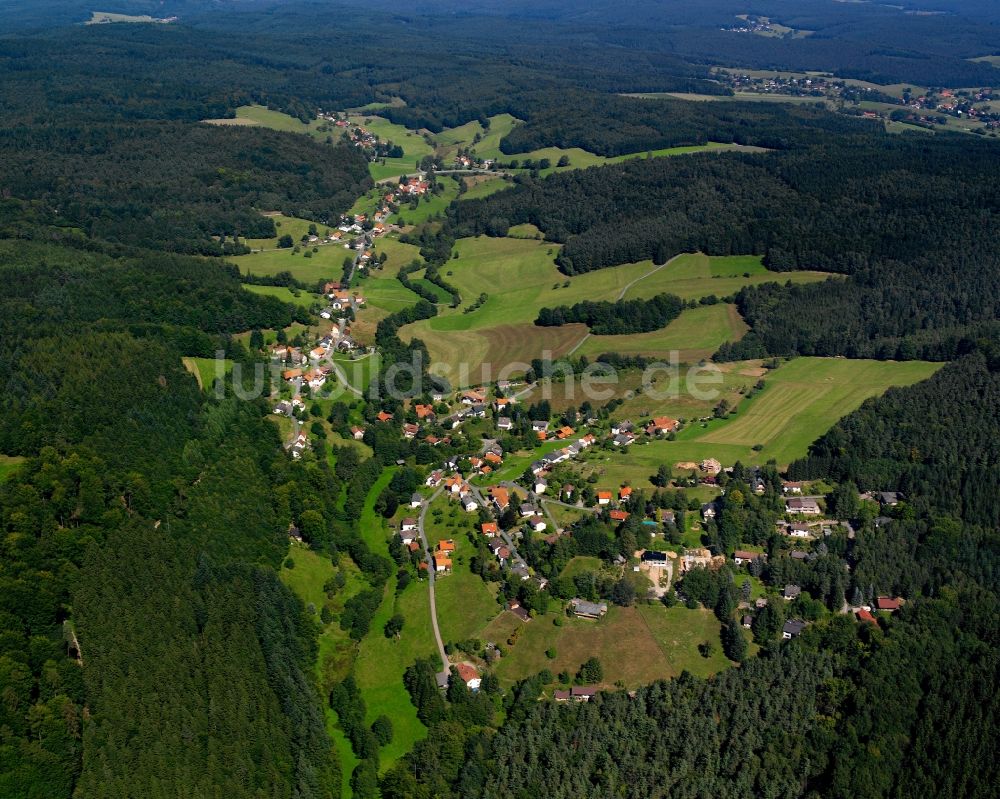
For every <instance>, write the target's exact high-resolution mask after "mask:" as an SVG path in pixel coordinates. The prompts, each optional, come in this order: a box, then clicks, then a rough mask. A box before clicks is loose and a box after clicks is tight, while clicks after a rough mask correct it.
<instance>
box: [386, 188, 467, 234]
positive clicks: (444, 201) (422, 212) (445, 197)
mask: <svg viewBox="0 0 1000 799" xmlns="http://www.w3.org/2000/svg"><path fill="white" fill-rule="evenodd" d="M438 180H439V183H440V184H441V185H442V186H443V187H444V191H442V192H441V193H440V194H426V195H424V197H423V198H421V199H420V200H419V201H418V203H417V207H416V209H415V210H414V209H412V208H411V207H410V205H409V204H406V205H402V206H400V208H399V213H398V214H396V216H395V217H394V220H395V221H397V222H398V223H399V224H406V225H422V224H423V223H424V222H427V221H428V220H430V219H433V218H436V217H443V216H444V212H445V210H447V208H448V206H449V205H451V203H452V201H453V200H454V199H455V198H456V197H458V183H456V182H455V181H454V180H452V179H451V178H450V177H448V176H444V177H441V178H439V179H438Z"/></svg>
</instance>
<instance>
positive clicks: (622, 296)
mask: <svg viewBox="0 0 1000 799" xmlns="http://www.w3.org/2000/svg"><path fill="white" fill-rule="evenodd" d="M681 255H683V253H678V254H677V255H675V256H674V257H673V258H671V259H670V260H669V261H667V262H666V263H665V264H660V265H659V266H656V267H654V268H652V269H650V270H649V271H648V272H646V274H644V275H640V276H639V277H637V278H636V279H635V280H633V281H632V282H631V283H629V284H627V285H626V286H625V287H624V288H623V289H622V290H621V291H619V292H618V296H617V297H615V299H614V301H615V302H617V301H618V300H623V299H625V294H626V293H628V290H629V289H630V288H632V286H634V285H635V284H636V283H638V282H639V281H640V280H645V279H646V278H647V277H649V276H650V275H654V274H656V273H657V272H659V271H660V270H661V269H663V268H665V267H667V266H670V264H672V263H673V262H674V261H676V260H677V259H678V258H680V257H681ZM588 338H590V333H587V334H585V335H584V336H583V338H581V339H580V340H579V341H578V342H576V344H575V345H573V349H571V350H570V351H569V352H567V353H566V357H567V358H568V357H569V356H570V355H572V354H573V353H574V352H576V351H577V350H578V349H580V347H582V346H583V344H584V342H585V341H586V340H587V339H588Z"/></svg>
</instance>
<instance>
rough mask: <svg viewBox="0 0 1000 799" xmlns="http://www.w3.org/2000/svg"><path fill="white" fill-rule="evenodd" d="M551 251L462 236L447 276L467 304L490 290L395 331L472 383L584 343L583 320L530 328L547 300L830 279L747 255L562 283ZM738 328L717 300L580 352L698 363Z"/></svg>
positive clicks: (693, 292)
mask: <svg viewBox="0 0 1000 799" xmlns="http://www.w3.org/2000/svg"><path fill="white" fill-rule="evenodd" d="M556 249H557V245H552V244H551V243H548V242H541V241H535V240H533V239H530V238H526V239H515V238H489V237H486V236H479V237H476V238H469V239H461V240H459V241H458V242H457V244H456V250H457V252H458V254H459V258H458V259H457V260H453V261H449V262H448V264H447V265H446V267H445V277H446V279H447V280H448V281H449V282H451V283H452V284H453V285H455V286H456V287H457V288H458V289H459V291H460V292H461V293H462V298H463V300H464V303H465V305H466V306H467V305H469V304H471V303H472V302H474V301H475V300H476V298H477V297H478V296H479V294H480V293H481V292H486V293H487V294H489V299H488V300H487V301H486V303H485V304H483V305H482V306H481V307H480V308H479V309H478V310H476V311H474V312H472V313H468V314H466V313H463V310H462V309H461V308H459V309H457V310H454V311H450V310H445V311H443V312H442V313H441V314H440V315H439V316H437V317H435V318H434V319H430V320H426V321H423V322H418V323H416V324H413V325H410V326H408V327H406V328H404V329H403V331H402V335H403V336H404V338H405V337H407V336H418V337H419V338H421V339H423V340H424V342H425V343H426V344H427V346H428V348H429V349H430V353H431V357H432V359H433V360H434V361H435V362H436V363H437V364H439V365H443V366H444V367H445V368H447V369H449V370H451V371H450V372H447V374H449V375H451V376H455V375H457V374H458V369H459V364H460V363H463V362H464V363H467V364H469V366H470V369H471V370H472V373H473V377H471V378H470V380H471V381H472V382H477V380H478V377H477V376H478V375H479V368H480V365H481V364H483V363H487V364H492V365H493V374H496V372H497V369H498V368H499V367H501V366H503V365H506V364H507V363H510V362H512V361H520V362H524V361H530V359H531V358H533V357H537V356H539V355H541V354H542V351H543V350H545V349H547V350H549V351H550V352H551V353H552V355H553V356H554V357H559V356H561V355H563V354H565V353H566V352H568V351H569V350H570V349H572V347H573V346H575V345H576V344H577V343H578V342H579V341H580V340H581V338H582V337H583V335H584V334H585V333H586V329H585V328H584V327H583V326H581V325H566V326H564V327H560V328H548V329H545V330H540V329H538V328H536V327H535V326H534V324H533V322H534V320H535V318H536V317H537V315H538V312H539V310H540V309H541V308H542V307H545V306H556V305H572V304H573V303H576V302H580V301H581V300H593V299H597V300H600V299H606V300H614V299H616V298H617V297H618V295H619V294H620V293H621V291H622V290H623V289H626V288H628V291H627V292H626V297H627V298H648V297H652V296H654V295H656V294H660V293H662V292H671V293H676V294H678V295H679V296H681V297H683V298H685V299H697V298H700V297H704V296H708V295H711V294H715V295H717V296H723V295H728V294H732V293H734V292H736V291H738V290H739V289H740V288H742V287H743V286H746V285H754V284H759V283H763V282H767V281H774V280H780V281H782V282H784V281H785V280H791V281H792V282H811V281H816V280H822V279H825V278H826V277H828V275H826V274H824V273H821V272H793V273H788V274H784V273H782V274H778V273H774V272H769V271H768V270H767V269H765V268H764V267H763V265H762V264H761V262H760V258H759V257H754V256H736V257H720V258H709V257H708V256H705V255H701V254H685V255H681V256H679V257H678V258H676V259H675V260H673V261H671V262H670V263H669V264H667V265H666V266H664V267H663V268H661V269H657V268H656V267H655V266H654V265H653V264H652V262H650V261H643V262H639V263H634V264H624V265H622V266H616V267H611V268H609V269H599V270H595V271H593V272H588V273H586V274H583V275H578V276H575V277H573V278H571V279H567V278H566V276H565V275H563V274H561V273H560V272H559V271H558V270H557V269H556V267H555V264H554V263H553V257H554V255H555V252H556ZM567 283H568V284H569V285H568V286H567V285H566V284H567ZM745 331H746V326H745V325H744V324H743V321H742V320H741V319H740V318H739V316H738V315H737V314H736V313H735V310H734V309H733V308H731V307H727V306H722V305H719V306H714V307H706V308H698V309H696V310H694V311H688V312H685V314H683V315H682V316H681V317H680V318H679V319H677V320H675V321H674V322H673V323H672V324H671V325H670V326H668V327H666V328H664V329H663V330H659V331H654V332H652V333H645V334H637V335H634V336H604V337H596V336H595V337H591V338H590V339H588V340H587V341H586V342H585V344H584V345H583V347H582V349H581V350H580V353H581V354H588V355H599V354H601V353H603V352H609V351H617V352H622V353H629V354H643V355H665V354H667V353H669V352H670V351H672V350H679V351H681V359H682V360H685V361H690V360H698V359H700V358H703V357H707V356H708V355H710V354H711V353H712V352H714V351H715V349H717V348H718V346H719V345H720V344H722V343H723V342H724V341H727V340H732V339H736V338H739V336H741V335H743V333H744V332H745ZM441 371H444V369H442V370H441Z"/></svg>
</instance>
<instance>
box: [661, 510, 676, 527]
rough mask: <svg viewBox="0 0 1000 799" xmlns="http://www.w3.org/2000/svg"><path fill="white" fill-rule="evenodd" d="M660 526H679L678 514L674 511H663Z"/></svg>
mask: <svg viewBox="0 0 1000 799" xmlns="http://www.w3.org/2000/svg"><path fill="white" fill-rule="evenodd" d="M660 524H677V514H676V513H674V512H673V511H672V510H661V511H660Z"/></svg>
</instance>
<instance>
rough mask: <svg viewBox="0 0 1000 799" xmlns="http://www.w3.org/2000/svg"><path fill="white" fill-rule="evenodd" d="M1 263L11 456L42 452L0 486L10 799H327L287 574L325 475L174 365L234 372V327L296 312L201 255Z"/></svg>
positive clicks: (241, 406) (29, 248)
mask: <svg viewBox="0 0 1000 799" xmlns="http://www.w3.org/2000/svg"><path fill="white" fill-rule="evenodd" d="M2 256H3V257H2V259H0V308H2V314H0V374H2V375H3V393H2V412H0V449H2V451H3V452H5V453H13V452H21V453H24V454H25V455H28V456H33V457H29V458H28V460H27V461H26V462H25V464H24V465H23V466H22V467H21V468H20V469H19V470H18V471H17V473H16V474H15V475H13V476H12V477H10V478H9V479H8V480H6V481H4V482H3V483H2V484H0V529H2V530H3V536H2V545H0V549H2V557H0V561H2V565H0V597H2V600H0V601H2V611H3V612H2V613H0V631H2V634H0V679H2V681H3V684H4V696H5V701H4V703H3V706H2V708H0V729H2V733H0V795H3V796H19V797H21V796H24V797H27V796H45V797H53V798H54V797H69V796H71V795H75V796H77V797H107V796H126V795H128V796H143V797H151V798H155V797H162V798H163V799H168V798H172V797H176V796H178V795H183V796H198V795H204V796H209V795H216V794H218V793H219V792H220V791H223V792H224V793H225V794H226V795H227V796H233V797H246V798H247V799H251V797H252V798H253V799H258V798H259V797H260V796H263V795H267V796H274V797H287V798H288V799H291V797H296V798H297V799H298V798H299V797H301V798H303V799H305V798H306V797H308V798H310V799H326V798H327V797H330V796H331V795H332V793H331V792H332V791H333V790H334V788H333V787H332V786H336V785H338V784H339V775H338V773H337V765H336V763H335V762H334V759H333V756H332V754H331V751H332V750H331V746H330V742H329V740H328V738H327V735H326V730H325V725H324V720H323V718H322V714H321V711H320V699H319V697H318V696H317V695H316V692H315V689H314V687H313V685H312V682H311V677H310V676H309V675H310V674H311V671H312V664H313V662H314V651H313V647H314V645H315V644H314V640H315V632H314V630H313V629H312V627H311V624H310V623H309V622H308V621H307V620H306V618H305V617H304V615H303V614H302V606H301V603H300V602H299V601H298V600H297V599H296V598H295V597H294V596H293V595H292V594H291V593H290V592H289V591H288V590H287V589H286V588H285V587H284V586H283V585H282V584H281V583H280V582H279V581H278V579H277V576H276V567H277V566H278V564H279V563H280V561H281V558H282V557H283V556H284V554H285V552H286V551H287V541H288V539H287V530H288V527H289V525H290V524H292V523H293V522H294V523H298V522H299V517H298V512H299V511H300V510H301V509H302V508H303V507H304V504H303V499H304V498H305V497H311V499H310V504H309V507H310V508H311V510H312V511H314V518H313V519H312V520H311V521H312V522H313V524H312V526H311V527H309V528H308V530H309V534H310V540H311V541H312V542H313V544H314V546H315V547H316V548H317V549H321V550H323V549H325V550H327V551H333V550H334V543H333V537H334V531H335V529H336V527H335V524H336V523H337V521H338V518H339V517H338V514H337V513H336V512H335V509H334V508H333V507H332V505H331V504H330V503H328V502H326V501H325V497H327V496H329V497H332V496H334V495H335V493H336V491H335V487H336V484H337V478H336V476H335V475H334V474H333V473H332V472H331V471H330V470H329V469H328V468H326V464H325V461H323V463H322V465H319V464H314V465H313V466H309V467H307V466H305V465H303V464H293V463H291V462H290V461H289V459H288V458H287V456H286V455H285V454H284V453H283V452H282V450H281V447H280V441H279V439H278V435H277V431H276V429H275V428H274V426H273V425H272V424H271V423H270V422H269V421H267V420H265V419H264V414H265V413H266V412H267V409H266V407H264V406H262V405H261V404H259V403H254V402H243V401H238V400H236V399H234V398H229V399H226V400H222V401H220V400H213V399H210V398H209V397H208V395H206V394H204V393H202V392H201V391H200V390H199V389H198V386H197V384H196V382H195V379H194V378H193V377H192V376H191V375H190V374H189V373H188V372H187V370H185V369H184V368H183V366H182V365H181V359H180V356H181V354H182V352H184V351H185V349H186V348H188V347H192V346H194V347H196V348H197V347H202V346H204V347H208V348H214V347H217V346H226V347H228V354H229V357H231V358H235V359H238V360H244V359H246V357H247V356H246V353H245V351H244V350H243V349H242V347H240V346H239V345H235V344H231V343H229V344H227V343H226V341H225V338H224V336H225V334H227V333H231V332H234V331H236V330H242V329H245V326H246V325H247V324H248V323H249V324H260V325H272V326H279V327H280V326H282V325H284V324H287V323H288V322H289V321H290V317H289V316H288V313H289V310H288V309H287V307H286V306H283V305H282V304H281V303H277V302H275V301H274V300H273V299H266V300H264V301H261V299H262V298H257V297H254V296H253V295H250V294H248V293H247V292H244V291H243V290H242V288H241V287H240V285H239V283H238V281H237V278H236V277H235V276H234V275H233V274H232V273H231V272H228V271H226V270H224V269H221V268H218V267H217V266H215V265H213V264H209V263H206V262H204V261H201V260H199V259H190V258H184V257H180V256H159V258H156V257H152V256H151V257H149V258H136V259H134V260H133V259H129V258H123V259H120V260H117V259H112V258H110V257H108V256H105V255H101V254H99V253H96V252H89V253H88V252H86V251H84V250H79V249H68V248H60V247H56V246H53V245H50V244H42V243H28V242H6V243H4V244H3V247H2ZM204 354H208V353H204ZM229 393H231V392H229ZM323 488H326V489H328V491H324V490H322V489H323ZM293 509H296V510H293ZM67 620H68V623H69V624H70V625H71V626H70V627H66V628H64V623H66V622H67ZM71 630H75V635H76V639H77V640H78V641H79V647H80V649H79V655H80V657H81V658H82V663H83V664H84V667H83V669H81V667H80V665H79V664H78V663H77V662H76V661H75V660H74V655H75V654H77V652H76V650H75V649H73V650H70V657H67V644H66V641H67V640H70V639H67V637H66V636H67V634H68V633H69V632H70V631H71ZM85 720H86V723H84V721H85ZM234 775H238V776H234Z"/></svg>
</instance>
